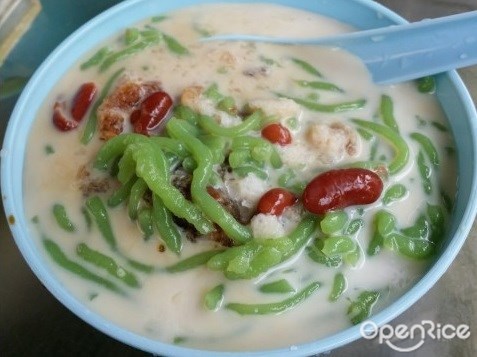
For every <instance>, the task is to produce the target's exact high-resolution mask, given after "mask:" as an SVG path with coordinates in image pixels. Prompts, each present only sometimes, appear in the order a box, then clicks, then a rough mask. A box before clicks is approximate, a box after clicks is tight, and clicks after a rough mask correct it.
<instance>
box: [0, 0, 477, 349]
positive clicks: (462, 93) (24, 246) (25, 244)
mask: <svg viewBox="0 0 477 357" xmlns="http://www.w3.org/2000/svg"><path fill="white" fill-rule="evenodd" d="M147 1H149V0H128V1H124V2H122V3H119V4H117V5H115V6H113V7H111V8H110V9H108V10H106V11H104V12H103V13H101V14H99V15H98V16H96V17H94V18H93V19H91V20H90V21H88V22H87V23H85V24H84V25H83V26H81V27H80V28H79V29H78V30H76V31H75V32H74V33H73V34H71V35H70V36H68V37H67V38H66V39H65V40H64V41H63V42H62V43H61V44H60V45H59V46H58V47H57V48H56V49H55V50H54V51H53V52H52V53H51V54H50V55H49V56H48V57H47V58H46V60H45V61H44V62H43V63H42V64H41V65H40V67H39V68H38V69H37V71H36V72H35V73H34V75H33V76H32V78H31V79H30V81H29V82H28V84H27V86H26V87H25V89H24V90H23V92H22V94H21V96H20V98H19V99H18V101H17V103H16V105H15V108H14V110H13V112H12V115H11V117H10V120H9V123H8V126H7V130H6V133H5V139H4V143H3V148H2V150H1V152H0V158H1V189H2V200H3V204H4V209H5V215H6V216H7V217H9V218H10V216H13V217H14V218H15V223H13V224H12V222H10V223H9V227H10V230H11V232H12V234H13V237H14V240H15V242H16V244H17V246H18V248H19V249H20V251H21V253H22V256H23V258H24V259H25V260H26V262H27V263H28V265H29V266H30V268H31V269H32V270H33V272H34V273H35V275H36V276H37V277H38V279H39V280H40V281H41V282H42V284H43V285H44V286H45V287H46V288H47V289H48V290H49V291H50V292H51V293H52V294H53V295H54V296H55V298H56V299H57V300H59V301H60V302H61V303H62V304H63V305H64V306H66V307H67V308H68V309H69V310H70V311H72V312H73V313H74V314H75V315H77V316H78V317H79V318H81V319H82V320H84V321H86V322H87V323H88V324H90V325H91V326H93V327H95V328H96V329H98V330H100V331H102V332H103V333H105V334H106V335H109V336H111V337H113V338H115V339H117V340H119V341H121V342H123V343H126V344H129V345H131V346H134V347H136V348H138V349H141V350H145V351H148V352H152V353H165V354H167V355H181V356H203V355H204V354H206V355H207V356H218V355H220V356H224V355H230V356H232V355H234V356H236V355H239V354H243V353H247V355H250V356H253V355H262V354H263V353H264V352H266V353H267V355H269V356H273V355H282V354H284V353H286V354H287V355H288V356H295V355H296V356H298V355H311V354H316V353H320V352H326V351H329V350H332V349H334V348H337V347H340V346H343V345H345V344H347V343H349V342H352V341H354V340H356V339H358V338H360V337H361V335H360V326H359V325H358V326H353V327H350V328H347V329H345V330H342V331H340V332H337V333H334V334H332V335H329V336H327V337H324V338H321V339H319V340H316V341H314V342H309V343H303V344H298V345H297V346H292V347H291V348H278V349H272V350H263V351H262V350H260V351H246V352H245V351H243V352H221V351H209V350H199V349H195V348H188V347H182V346H177V345H172V344H168V343H164V342H161V341H157V340H152V339H150V338H146V337H144V336H141V335H139V334H136V333H133V332H130V331H128V330H126V329H125V328H123V327H119V326H117V325H115V324H113V323H112V322H110V321H108V320H107V319H106V318H104V317H102V316H101V315H99V314H98V313H96V312H94V311H92V310H89V309H88V308H87V307H86V306H85V305H84V304H83V303H81V302H80V301H79V300H78V299H77V298H76V297H75V296H73V295H71V294H70V293H69V292H68V291H67V290H66V289H65V288H64V287H63V286H62V284H61V283H60V282H59V280H58V279H56V278H53V276H52V275H51V274H50V272H49V269H47V267H46V266H45V265H44V264H43V260H44V259H43V257H40V255H41V254H38V253H37V252H36V249H35V244H34V243H32V242H31V241H32V240H31V239H24V237H27V236H29V235H30V230H29V228H28V224H27V222H26V217H24V208H23V202H18V200H15V199H12V198H15V197H23V195H22V188H21V186H22V185H18V183H17V185H15V182H14V180H13V176H12V175H11V173H12V172H15V170H18V157H21V158H24V148H22V145H21V143H18V141H17V140H16V137H17V135H16V134H18V133H19V132H20V133H21V132H28V130H27V129H25V128H22V121H21V117H22V115H23V113H24V112H25V111H27V110H31V109H29V103H28V101H29V99H30V98H31V97H32V96H34V94H35V91H36V90H37V88H38V87H39V86H40V85H41V82H42V80H44V79H45V76H47V75H48V71H49V70H51V68H52V67H53V66H54V65H55V63H56V62H57V61H58V58H59V57H60V56H61V55H62V54H63V53H65V51H68V50H69V48H70V47H72V46H73V45H74V44H75V43H76V42H77V41H79V40H80V39H82V38H84V36H86V35H87V34H88V33H93V32H94V30H95V28H96V27H99V26H101V24H103V23H104V22H105V21H108V20H110V19H112V18H115V17H116V16H117V15H118V14H122V13H127V12H128V11H129V10H130V9H132V8H133V7H135V6H138V5H139V4H142V5H143V6H145V3H146V2H147ZM353 1H354V2H355V3H357V4H360V5H362V6H364V7H366V8H368V9H369V10H371V11H375V12H376V14H381V16H383V17H384V18H386V19H388V20H390V21H391V22H394V23H405V22H407V21H406V20H405V19H404V18H402V17H401V16H399V15H398V14H396V13H395V12H393V11H392V10H390V9H389V8H386V7H384V6H383V5H381V4H378V3H376V2H374V1H372V0H353ZM196 2H200V3H216V2H232V3H233V2H236V3H250V2H254V1H252V0H245V1H237V0H235V1H234V0H226V1H220V0H219V1H214V0H208V1H207V0H206V1H194V0H179V1H177V2H175V3H174V5H168V6H172V8H174V9H175V8H181V7H184V6H187V5H192V4H194V3H196ZM263 2H267V3H268V2H270V3H278V4H282V5H286V6H290V7H297V8H300V7H299V6H295V4H296V3H298V2H296V3H295V2H293V1H287V0H275V1H274V0H265V1H263ZM155 6H158V7H159V8H161V9H162V8H164V4H161V5H157V4H156V5H155ZM172 8H171V9H172ZM160 11H161V12H165V11H164V10H160ZM158 12H159V11H158ZM149 16H150V13H148V14H143V15H142V18H146V17H149ZM136 21H138V20H134V21H133V22H136ZM118 26H119V28H124V26H125V25H122V24H121V25H118ZM110 32H111V34H113V33H114V31H113V30H111V31H110ZM116 32H117V31H116ZM111 34H110V33H108V34H107V36H105V35H101V36H97V37H95V38H94V39H90V40H88V41H87V42H88V44H85V45H84V46H83V49H82V51H81V52H82V54H84V53H86V52H87V50H91V49H92V48H93V46H92V44H95V45H98V44H99V43H101V42H102V41H104V39H105V38H107V37H110V36H111ZM68 67H69V66H68ZM440 76H446V77H447V78H448V79H449V80H450V82H451V83H452V84H453V85H454V87H455V91H456V92H457V95H458V97H459V98H460V99H461V100H462V104H463V106H464V110H465V111H466V113H467V114H468V117H470V118H472V117H473V118H477V113H476V110H475V107H474V104H473V101H472V99H471V97H470V95H469V93H468V91H467V89H466V88H465V86H464V83H463V82H462V80H461V79H460V77H459V76H458V74H457V72H456V71H450V72H447V73H445V74H441V75H440ZM54 82H56V80H54ZM47 88H48V86H47ZM46 92H47V91H46ZM37 102H38V103H37V104H38V106H39V105H40V104H41V102H43V99H42V100H37ZM32 112H36V111H35V110H32ZM30 125H31V122H30ZM469 125H470V127H471V131H472V135H471V136H472V137H473V139H474V141H475V139H477V121H475V120H473V121H472V120H471V122H470V123H469ZM472 150H473V154H474V157H475V156H477V155H476V152H477V148H476V145H475V143H474V146H473V148H472ZM12 153H13V154H12ZM20 154H21V155H20ZM23 160H24V159H21V160H19V161H20V162H23ZM472 172H473V174H472V184H471V185H472V188H471V192H472V193H471V197H470V198H469V203H468V204H467V205H466V207H465V211H464V213H463V219H462V222H461V224H460V225H459V227H458V232H456V234H455V235H454V236H453V237H452V239H451V240H450V244H449V245H448V247H447V248H446V249H445V250H444V251H443V252H442V254H441V255H440V256H439V258H438V259H437V260H436V261H435V263H434V264H433V265H432V266H431V268H430V269H429V270H428V271H427V272H426V273H425V274H424V276H422V277H421V278H420V280H419V281H418V282H417V283H416V284H415V285H413V286H412V288H411V289H409V290H408V291H407V292H406V293H404V294H403V295H402V296H401V297H399V298H398V299H397V300H395V301H394V302H393V303H391V304H390V305H388V306H387V307H386V308H384V309H383V310H382V311H380V312H379V313H377V314H376V315H374V316H373V317H372V318H371V320H372V321H373V322H374V323H376V324H377V325H378V326H381V325H383V324H385V323H388V322H390V321H391V320H392V319H394V318H395V317H397V316H398V315H400V314H401V313H402V312H404V311H405V310H406V309H408V308H409V307H410V306H411V305H412V304H414V303H415V302H416V301H417V300H418V299H420V298H421V297H422V296H423V295H424V294H425V293H426V292H427V291H429V289H430V288H431V287H432V286H433V285H434V284H435V283H436V281H437V280H438V279H439V278H440V277H441V276H442V275H443V274H444V272H445V271H446V270H447V268H448V267H449V266H450V264H451V263H452V261H453V260H454V258H455V257H456V255H457V253H458V252H459V250H460V248H461V247H462V245H463V244H464V242H465V239H466V237H467V235H468V233H469V231H470V229H471V226H472V223H473V221H474V217H475V215H476V212H477V193H476V192H477V190H476V187H477V184H476V177H477V167H474V168H473V171H472ZM20 201H22V200H20ZM8 220H9V221H10V219H8Z"/></svg>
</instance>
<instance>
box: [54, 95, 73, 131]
mask: <svg viewBox="0 0 477 357" xmlns="http://www.w3.org/2000/svg"><path fill="white" fill-rule="evenodd" d="M64 106H65V105H64V103H60V102H55V104H54V106H53V124H54V125H55V127H56V128H57V129H58V130H60V131H70V130H73V129H75V128H76V127H77V126H78V122H77V121H75V120H71V119H69V118H67V117H66V116H65V115H64V113H63V109H64Z"/></svg>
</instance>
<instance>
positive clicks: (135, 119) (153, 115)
mask: <svg viewBox="0 0 477 357" xmlns="http://www.w3.org/2000/svg"><path fill="white" fill-rule="evenodd" d="M172 104H173V101H172V98H171V97H170V96H169V94H167V93H166V92H163V91H158V92H154V93H152V94H151V95H150V96H148V97H147V98H146V99H144V100H143V102H142V103H141V105H140V108H139V110H140V113H139V114H135V112H133V115H132V116H131V120H132V121H131V124H132V125H133V128H134V132H136V133H139V134H144V135H149V134H150V132H151V131H153V130H154V129H156V128H157V127H158V125H159V124H160V122H161V120H162V119H164V118H165V117H166V116H167V114H168V113H169V111H170V109H171V108H172Z"/></svg>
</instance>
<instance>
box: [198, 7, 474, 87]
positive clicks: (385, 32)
mask: <svg viewBox="0 0 477 357" xmlns="http://www.w3.org/2000/svg"><path fill="white" fill-rule="evenodd" d="M203 40H204V41H211V40H213V41H216V40H222V41H253V42H268V43H278V44H296V45H323V46H333V47H340V48H343V49H345V50H347V51H349V52H351V53H353V54H354V55H356V56H358V57H359V58H360V59H361V60H362V61H363V62H364V64H365V65H366V66H367V68H368V70H369V71H370V73H371V75H372V77H373V80H374V82H375V83H381V84H389V83H396V82H402V81H406V80H411V79H416V78H420V77H424V76H426V75H432V74H436V73H440V72H445V71H448V70H451V69H456V68H461V67H466V66H470V65H474V64H477V11H471V12H466V13H462V14H457V15H451V16H446V17H440V18H435V19H429V20H427V19H426V20H422V21H419V22H413V23H408V24H402V25H393V26H388V27H382V28H378V29H372V30H365V31H357V32H352V33H347V34H342V35H337V36H331V37H321V38H313V39H310V38H308V39H303V38H301V39H300V38H284V37H269V36H254V35H218V36H213V37H211V38H204V39H203Z"/></svg>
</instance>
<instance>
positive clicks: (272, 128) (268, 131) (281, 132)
mask: <svg viewBox="0 0 477 357" xmlns="http://www.w3.org/2000/svg"><path fill="white" fill-rule="evenodd" d="M262 137H264V138H265V139H267V140H268V141H270V142H271V143H273V144H279V145H281V146H285V145H288V144H290V143H291V142H292V136H291V134H290V130H288V129H287V128H285V127H284V126H283V125H281V124H279V123H274V124H269V125H267V126H266V127H265V128H263V129H262Z"/></svg>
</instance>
